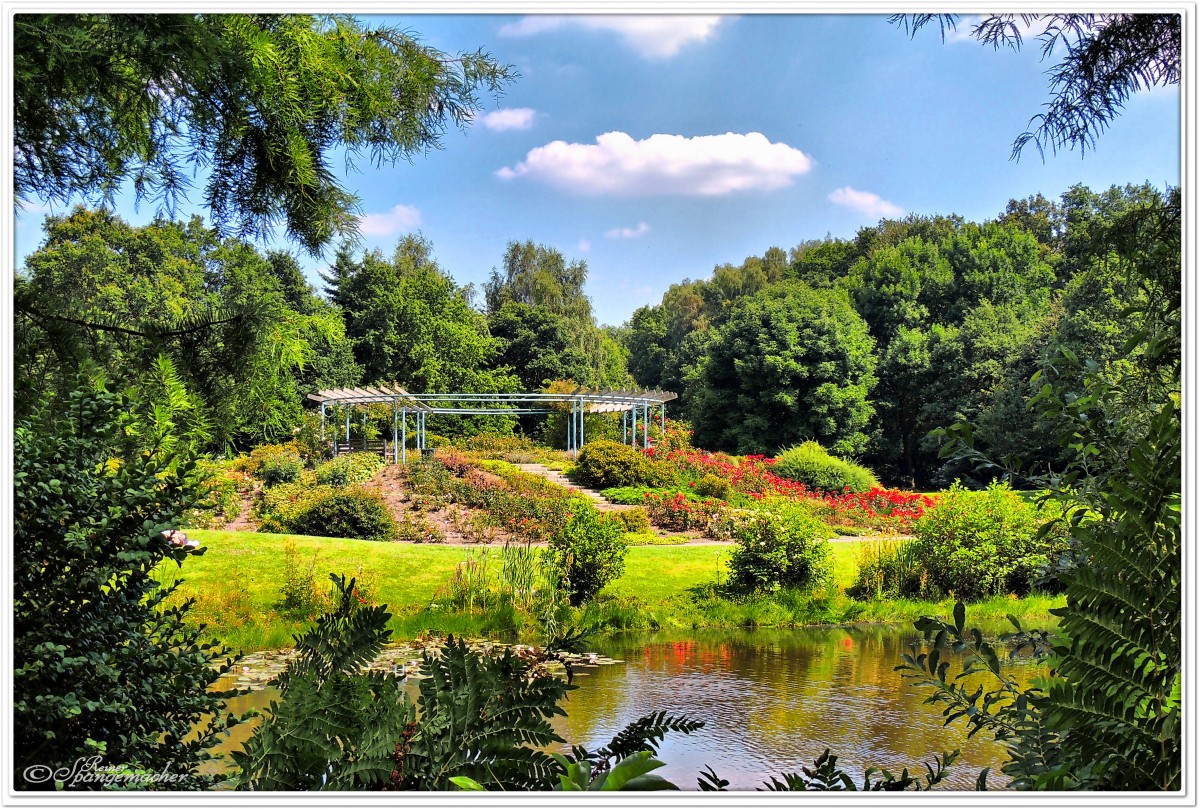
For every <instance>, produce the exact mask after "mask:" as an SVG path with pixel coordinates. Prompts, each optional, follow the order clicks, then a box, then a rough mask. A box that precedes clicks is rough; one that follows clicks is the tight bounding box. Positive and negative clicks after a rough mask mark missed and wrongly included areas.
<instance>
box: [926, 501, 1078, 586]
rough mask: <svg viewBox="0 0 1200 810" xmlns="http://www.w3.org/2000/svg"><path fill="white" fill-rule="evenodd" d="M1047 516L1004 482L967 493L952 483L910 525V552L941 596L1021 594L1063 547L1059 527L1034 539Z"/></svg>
mask: <svg viewBox="0 0 1200 810" xmlns="http://www.w3.org/2000/svg"><path fill="white" fill-rule="evenodd" d="M1052 508H1053V507H1048V509H1052ZM1052 516H1053V515H1052V514H1051V513H1050V512H1049V511H1048V510H1047V511H1039V510H1038V507H1037V506H1036V505H1034V504H1032V503H1028V502H1026V501H1025V500H1023V499H1022V498H1021V496H1020V495H1019V494H1018V493H1017V492H1015V491H1013V489H1012V488H1011V487H1009V485H1008V484H1000V483H993V484H992V485H991V486H989V487H988V488H987V489H986V490H984V491H982V492H972V491H969V490H967V489H965V488H963V486H962V485H961V484H959V483H958V482H955V483H954V485H953V486H951V487H950V489H949V490H947V491H946V492H944V493H942V495H941V496H939V499H938V503H937V505H935V506H934V507H933V508H931V509H929V510H927V511H926V512H925V514H924V515H923V516H922V517H921V518H920V519H919V520H917V522H916V523H915V524H914V526H913V534H914V535H916V538H917V539H916V541H915V542H916V544H917V545H916V549H915V551H916V552H917V554H918V555H919V556H920V558H921V562H922V563H923V565H924V567H925V569H926V570H927V571H928V572H929V578H930V584H932V585H933V586H934V587H936V588H938V589H940V590H941V591H943V592H945V593H953V594H954V595H955V596H956V597H958V598H961V599H979V598H982V597H986V596H994V595H996V594H1005V593H1012V594H1017V595H1018V596H1022V595H1024V594H1027V593H1028V592H1029V591H1030V590H1031V589H1032V588H1033V586H1034V585H1035V584H1036V582H1037V581H1038V579H1039V577H1040V576H1041V575H1042V572H1043V571H1044V570H1045V569H1046V568H1047V567H1048V563H1049V562H1050V560H1051V559H1052V558H1053V557H1055V556H1057V555H1058V554H1060V553H1061V552H1063V551H1064V550H1065V549H1066V548H1067V540H1066V532H1065V528H1064V527H1062V526H1061V525H1060V526H1056V527H1055V529H1056V530H1055V531H1051V532H1048V533H1047V534H1046V536H1045V537H1042V538H1039V537H1038V530H1039V529H1040V527H1041V525H1042V524H1043V523H1046V522H1047V521H1048V520H1049V519H1050V518H1051V517H1052Z"/></svg>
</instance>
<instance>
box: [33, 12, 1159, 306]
mask: <svg viewBox="0 0 1200 810" xmlns="http://www.w3.org/2000/svg"><path fill="white" fill-rule="evenodd" d="M365 19H369V20H376V19H377V20H379V21H380V22H385V23H388V24H394V25H399V26H401V27H403V28H405V29H408V30H409V31H410V32H412V33H414V34H416V35H418V36H419V38H420V39H422V40H423V41H425V42H427V43H428V44H431V45H434V46H435V47H438V48H440V49H442V50H444V51H448V52H458V51H470V50H474V49H476V48H479V47H482V48H484V49H485V50H487V51H489V52H491V53H492V54H493V56H495V57H496V58H497V59H498V60H499V61H501V62H504V63H511V64H512V65H514V66H515V67H516V69H517V71H518V72H519V73H520V74H521V77H520V78H519V79H518V80H517V81H516V82H515V83H513V84H512V85H511V86H510V87H509V88H508V90H507V92H506V93H505V94H504V96H502V97H501V98H500V99H499V101H498V103H493V102H492V101H490V100H489V101H488V103H487V106H486V109H485V110H484V111H483V112H482V113H481V114H480V116H479V117H478V118H477V119H476V121H475V122H474V123H473V125H472V126H471V127H469V128H468V129H467V130H466V132H459V131H457V130H452V131H449V132H447V133H446V136H445V138H444V149H442V150H440V151H432V152H430V153H429V154H428V155H427V156H425V157H418V158H416V159H415V161H414V162H413V163H411V164H409V163H400V164H399V165H397V166H395V167H389V168H382V169H373V168H371V166H370V162H369V161H368V160H360V161H358V165H359V167H360V170H359V171H354V172H346V173H345V174H344V177H345V178H346V181H347V184H348V187H349V188H350V189H351V190H353V191H354V192H355V193H357V194H358V195H359V196H360V198H361V206H362V211H363V215H364V216H363V219H362V220H361V231H362V242H363V244H364V245H365V246H366V247H379V248H381V249H383V250H384V252H385V253H390V251H391V249H392V247H393V246H394V245H395V243H396V242H397V240H398V239H399V238H400V236H402V235H403V234H404V233H407V232H409V231H415V230H420V231H421V232H422V233H424V234H425V236H426V237H428V238H429V239H430V240H431V241H432V242H433V246H434V252H435V255H436V257H437V259H438V261H439V263H440V264H441V266H442V267H443V269H445V270H446V271H448V272H449V273H450V274H451V275H452V276H453V277H454V278H455V279H456V280H457V281H458V282H459V283H460V284H467V283H474V284H476V285H477V286H478V285H480V284H482V283H483V282H484V281H485V280H486V279H487V277H488V274H489V273H490V271H491V269H492V268H493V267H498V266H499V265H500V261H501V258H502V256H503V253H504V248H505V245H506V244H507V242H508V241H510V240H514V239H516V240H522V241H523V240H526V239H532V240H534V241H535V242H538V243H541V244H546V245H549V246H552V247H554V248H557V249H558V250H560V251H562V253H563V254H564V255H565V256H566V257H567V258H568V259H583V260H585V261H586V262H587V264H588V269H589V280H588V286H587V292H588V294H589V296H590V297H591V298H592V301H593V303H594V307H595V311H596V315H597V318H598V320H599V321H600V322H601V323H610V324H618V323H622V322H624V321H625V320H627V319H628V318H629V315H630V314H631V313H632V312H633V310H634V309H636V308H637V307H639V306H641V305H643V304H648V303H657V302H658V301H659V300H660V298H661V296H662V294H663V292H664V291H665V290H666V288H667V287H668V286H669V285H670V284H672V283H674V282H677V281H680V280H682V279H684V278H704V277H707V276H709V275H710V274H711V272H712V269H713V267H714V266H715V265H718V264H723V263H726V262H730V263H734V264H737V263H740V262H741V261H742V260H743V259H744V258H745V257H747V256H750V255H761V254H762V252H763V251H764V250H766V249H767V248H768V247H771V246H778V247H782V248H784V249H785V250H786V249H788V248H790V247H793V246H794V245H796V244H799V243H800V242H802V241H804V240H806V239H813V238H822V237H824V236H826V235H827V234H828V235H833V236H840V237H851V236H853V235H854V233H855V232H856V231H857V230H858V229H859V228H860V227H863V226H866V225H873V224H875V223H876V222H878V220H879V219H880V218H881V217H893V216H903V215H905V214H908V213H916V214H951V213H954V214H960V215H962V216H964V217H966V218H967V219H969V220H981V219H985V218H990V217H994V216H996V215H997V214H999V213H1000V212H1001V211H1003V209H1004V206H1005V204H1006V203H1007V201H1008V200H1009V199H1010V198H1014V197H1016V198H1020V197H1025V196H1028V195H1030V194H1035V193H1038V192H1041V193H1043V194H1045V195H1046V196H1047V197H1050V198H1052V199H1053V198H1057V197H1058V195H1060V194H1061V193H1062V192H1063V191H1065V190H1066V189H1067V188H1069V187H1070V186H1072V185H1074V184H1076V183H1083V184H1085V185H1088V186H1090V187H1092V188H1093V189H1096V190H1100V189H1105V188H1108V187H1109V186H1111V185H1114V184H1118V185H1121V184H1125V183H1142V182H1146V181H1149V182H1150V183H1152V184H1154V185H1155V186H1158V187H1160V188H1161V187H1163V186H1166V185H1178V184H1179V182H1180V120H1179V115H1180V113H1179V109H1180V104H1179V92H1178V88H1174V87H1173V88H1164V89H1154V90H1151V91H1148V92H1143V93H1140V94H1137V95H1136V96H1134V97H1133V98H1132V99H1131V100H1130V102H1129V104H1128V105H1127V107H1126V111H1125V113H1124V114H1123V115H1122V116H1121V117H1120V118H1119V119H1118V120H1117V121H1116V122H1115V124H1114V126H1113V127H1112V128H1111V129H1110V130H1109V131H1108V132H1106V133H1105V134H1104V135H1103V136H1102V137H1101V139H1100V140H1099V142H1098V144H1097V147H1096V149H1095V151H1089V152H1088V153H1087V155H1086V156H1084V157H1083V158H1082V159H1081V157H1080V154H1079V152H1078V151H1074V152H1065V153H1060V154H1058V155H1057V156H1054V155H1049V154H1048V155H1047V156H1046V160H1045V162H1044V163H1043V162H1042V161H1041V160H1040V158H1039V156H1038V155H1037V153H1036V150H1034V149H1032V148H1030V149H1027V150H1026V154H1025V156H1024V157H1023V158H1022V159H1021V160H1020V161H1019V162H1014V161H1011V160H1009V154H1010V151H1011V145H1012V141H1013V139H1014V138H1015V137H1016V136H1017V135H1018V134H1020V133H1021V132H1023V131H1024V130H1025V128H1026V123H1027V121H1028V120H1029V119H1030V117H1031V116H1033V115H1034V114H1036V113H1037V112H1038V111H1039V110H1040V109H1041V108H1042V105H1043V104H1044V103H1045V102H1046V101H1047V100H1048V98H1049V91H1048V80H1047V78H1046V76H1045V73H1044V71H1045V70H1046V69H1047V68H1048V67H1049V64H1050V62H1042V61H1040V60H1039V57H1040V48H1039V47H1037V43H1035V42H1030V43H1027V44H1026V47H1025V48H1024V49H1023V50H1022V51H1021V52H1012V51H1008V50H1000V51H996V50H993V49H992V48H991V47H989V46H984V45H981V44H979V43H978V42H975V41H974V40H971V39H968V38H966V37H965V36H963V34H964V33H965V31H966V30H967V28H969V24H968V25H967V26H966V27H962V28H960V34H959V35H958V36H951V37H950V38H949V39H948V41H947V42H945V43H943V42H942V41H941V39H940V37H939V35H938V32H937V30H936V29H928V30H923V31H921V32H920V33H919V34H918V35H917V37H916V38H915V39H913V40H910V39H909V38H908V37H907V36H906V35H905V33H904V32H903V31H902V30H900V29H898V28H896V27H895V26H892V25H890V24H889V23H888V22H887V18H886V16H884V15H802V14H795V15H742V16H736V17H733V16H727V17H699V16H673V17H657V18H655V17H645V16H642V17H616V16H604V17H585V16H559V17H553V16H545V15H542V16H534V17H521V16H498V15H486V16H485V15H443V16H434V15H413V16H406V17H372V16H366V17H365ZM193 199H199V194H194V195H193ZM44 210H47V209H46V208H45V207H44V206H40V205H38V204H36V203H35V204H34V205H32V206H30V207H29V210H27V211H25V212H24V213H22V214H21V215H20V216H19V217H18V219H17V221H16V252H17V264H18V266H20V264H21V263H22V257H24V256H25V255H27V254H28V253H29V252H30V251H32V250H33V249H35V248H36V247H37V244H38V243H39V241H40V239H41V231H40V224H41V211H44ZM60 210H61V209H60ZM117 210H118V212H119V213H120V214H121V215H122V216H124V217H125V218H126V219H127V220H129V221H131V222H134V223H142V222H146V221H149V219H151V218H152V216H153V213H154V208H153V206H151V205H146V204H143V206H142V207H141V210H140V211H135V210H134V208H133V206H132V204H131V201H129V200H121V201H119V202H118V205H117ZM193 210H196V211H199V210H200V209H199V208H195V207H193V208H185V209H183V210H182V211H181V212H180V213H181V214H189V213H191V211H193ZM331 256H332V250H330V252H329V256H328V257H326V258H325V259H321V258H311V257H306V256H301V262H302V264H303V265H304V266H305V268H306V270H307V272H308V273H309V276H310V278H311V279H312V280H313V281H314V282H316V280H317V272H318V271H319V270H320V269H322V268H324V267H325V266H326V265H327V261H328V258H330V257H331Z"/></svg>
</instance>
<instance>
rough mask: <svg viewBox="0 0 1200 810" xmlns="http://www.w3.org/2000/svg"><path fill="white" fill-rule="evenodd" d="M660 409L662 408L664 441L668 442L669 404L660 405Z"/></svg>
mask: <svg viewBox="0 0 1200 810" xmlns="http://www.w3.org/2000/svg"><path fill="white" fill-rule="evenodd" d="M659 408H661V415H662V440H663V441H666V438H667V403H665V402H664V403H662V405H660V406H659Z"/></svg>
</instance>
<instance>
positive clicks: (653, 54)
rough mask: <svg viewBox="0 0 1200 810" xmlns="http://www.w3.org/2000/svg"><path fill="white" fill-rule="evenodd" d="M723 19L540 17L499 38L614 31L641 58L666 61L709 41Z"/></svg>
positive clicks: (685, 16) (524, 20)
mask: <svg viewBox="0 0 1200 810" xmlns="http://www.w3.org/2000/svg"><path fill="white" fill-rule="evenodd" d="M723 19H725V18H724V17H721V16H700V15H688V14H672V15H652V14H638V15H630V16H621V15H616V14H604V15H590V14H578V15H570V16H563V15H555V14H537V15H533V16H529V17H522V18H521V19H520V20H518V21H517V22H515V23H509V24H508V25H504V26H501V27H500V35H501V36H507V37H528V36H534V35H536V34H544V33H546V32H549V31H557V30H559V29H561V28H568V27H569V28H582V29H584V30H589V31H615V32H616V33H618V34H620V35H621V37H622V39H624V40H625V44H626V45H628V46H629V47H630V48H632V49H633V50H635V51H637V53H638V54H640V55H641V56H643V57H645V58H647V59H665V58H667V57H671V56H674V55H675V54H677V53H679V51H680V49H681V48H683V46H684V45H687V44H688V43H691V42H703V41H704V40H706V39H708V38H709V37H710V36H712V35H713V32H714V31H716V29H717V26H719V25H720V24H721V21H722V20H723Z"/></svg>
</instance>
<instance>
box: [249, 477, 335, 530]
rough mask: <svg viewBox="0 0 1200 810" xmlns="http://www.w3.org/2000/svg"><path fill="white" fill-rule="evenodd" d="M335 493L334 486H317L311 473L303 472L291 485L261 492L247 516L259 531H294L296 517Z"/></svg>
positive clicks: (283, 485) (281, 485) (280, 485)
mask: <svg viewBox="0 0 1200 810" xmlns="http://www.w3.org/2000/svg"><path fill="white" fill-rule="evenodd" d="M336 491H337V490H335V489H334V488H333V487H330V486H322V485H319V484H317V483H316V478H315V477H314V476H313V474H312V472H304V473H302V474H301V475H300V478H299V480H297V481H295V482H294V483H291V484H279V485H278V486H274V487H270V488H269V489H264V490H262V491H261V492H260V493H259V494H258V498H257V499H256V500H255V502H254V506H253V507H252V508H251V510H250V514H251V515H252V516H253V517H254V518H255V519H256V520H257V521H258V530H259V531H260V532H288V531H293V529H292V525H293V524H294V523H295V521H296V517H297V516H298V515H300V514H301V513H302V512H304V511H306V510H307V509H308V507H309V506H311V505H312V504H313V503H315V502H316V501H318V500H320V499H321V498H324V497H325V496H326V495H330V494H332V493H334V492H336Z"/></svg>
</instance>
